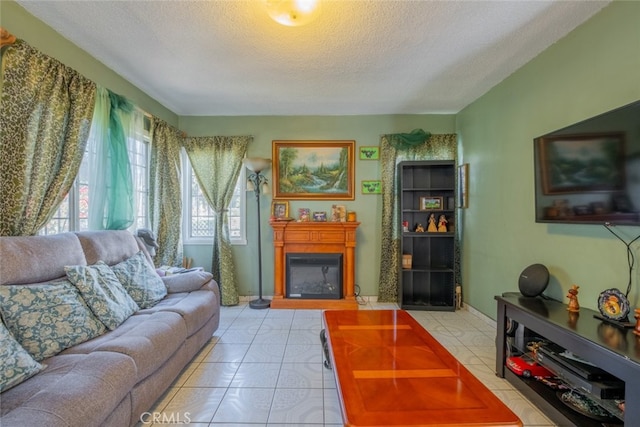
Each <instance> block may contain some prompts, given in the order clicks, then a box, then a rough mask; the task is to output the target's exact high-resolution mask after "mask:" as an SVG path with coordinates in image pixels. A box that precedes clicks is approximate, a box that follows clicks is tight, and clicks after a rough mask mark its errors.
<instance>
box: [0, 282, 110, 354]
mask: <svg viewBox="0 0 640 427" xmlns="http://www.w3.org/2000/svg"><path fill="white" fill-rule="evenodd" d="M0 312H1V313H2V318H3V320H4V324H5V325H6V326H7V329H9V331H11V334H12V335H13V336H14V338H15V339H16V341H18V342H19V343H20V345H22V347H24V349H25V350H27V351H28V352H29V354H31V356H33V358H34V359H35V360H37V361H40V360H42V359H46V358H47V357H51V356H53V355H56V354H58V353H60V352H61V351H62V350H64V349H65V348H69V347H73V346H74V345H77V344H80V343H82V342H85V341H88V340H90V339H91V338H95V337H97V336H100V335H102V334H103V333H105V332H106V329H105V327H104V325H103V324H102V323H100V322H99V321H98V319H96V317H95V316H94V315H93V313H91V310H89V308H88V307H87V305H86V304H85V302H84V300H83V299H82V297H81V296H80V293H79V292H78V290H77V289H76V288H75V286H73V285H72V284H71V283H69V281H67V280H61V281H57V282H51V283H46V284H39V285H7V286H0Z"/></svg>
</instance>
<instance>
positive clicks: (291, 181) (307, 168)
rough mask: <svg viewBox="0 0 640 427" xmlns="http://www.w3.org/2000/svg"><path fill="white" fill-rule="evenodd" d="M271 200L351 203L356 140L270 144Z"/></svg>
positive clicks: (276, 142)
mask: <svg viewBox="0 0 640 427" xmlns="http://www.w3.org/2000/svg"><path fill="white" fill-rule="evenodd" d="M272 150H273V162H274V170H273V172H274V173H273V198H274V199H289V200H353V199H354V198H355V195H354V185H355V163H354V152H355V141H273V146H272Z"/></svg>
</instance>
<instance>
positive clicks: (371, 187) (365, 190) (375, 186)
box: [362, 180, 382, 194]
mask: <svg viewBox="0 0 640 427" xmlns="http://www.w3.org/2000/svg"><path fill="white" fill-rule="evenodd" d="M362 194H382V181H379V180H367V181H362Z"/></svg>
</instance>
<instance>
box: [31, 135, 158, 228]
mask: <svg viewBox="0 0 640 427" xmlns="http://www.w3.org/2000/svg"><path fill="white" fill-rule="evenodd" d="M149 141H150V138H149V133H148V132H147V131H145V133H144V135H138V136H137V137H136V138H135V139H132V140H131V141H129V144H127V145H128V152H129V161H130V162H131V168H132V172H133V185H134V188H135V198H136V210H137V213H136V219H135V221H134V223H133V225H132V226H131V227H129V229H130V230H131V231H135V230H136V229H138V228H146V227H149V219H148V209H147V207H148V196H149V175H148V169H149V168H148V159H149ZM90 146H92V144H87V147H90ZM87 150H89V148H87ZM88 159H89V156H88V155H87V152H85V156H84V157H83V159H82V163H81V165H80V170H79V172H78V176H77V177H76V180H75V182H74V183H73V186H72V187H71V190H70V191H69V193H68V194H67V195H66V197H65V198H64V200H63V201H62V203H61V204H60V206H59V207H58V209H57V210H56V213H55V214H54V215H53V217H52V218H51V219H50V220H49V222H48V223H47V224H46V225H45V226H44V227H43V228H42V229H40V231H39V233H38V234H40V235H47V234H57V233H63V232H65V231H84V230H88V229H89V205H90V203H91V191H90V188H89V160H88Z"/></svg>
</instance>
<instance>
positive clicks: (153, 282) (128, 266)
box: [111, 251, 167, 308]
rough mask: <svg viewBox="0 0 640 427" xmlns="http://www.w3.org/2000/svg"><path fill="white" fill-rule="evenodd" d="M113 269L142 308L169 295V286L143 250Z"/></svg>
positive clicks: (150, 305)
mask: <svg viewBox="0 0 640 427" xmlns="http://www.w3.org/2000/svg"><path fill="white" fill-rule="evenodd" d="M111 269H112V270H113V272H114V273H115V275H116V277H117V278H118V280H119V281H120V283H122V286H123V287H124V289H125V290H126V291H127V292H128V293H129V295H130V296H131V298H133V300H134V301H135V302H136V303H137V304H138V306H139V307H140V308H149V307H153V306H154V305H156V304H157V303H158V302H159V301H160V300H161V299H162V298H164V297H165V296H166V295H167V287H166V286H165V285H164V283H163V282H162V279H160V276H158V274H157V273H156V271H155V270H154V269H153V267H151V265H149V262H148V261H147V257H146V256H145V255H144V253H143V252H142V251H140V252H138V253H137V254H135V255H134V256H132V257H130V258H129V259H127V260H126V261H122V262H121V263H118V264H116V265H114V266H112V267H111Z"/></svg>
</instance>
